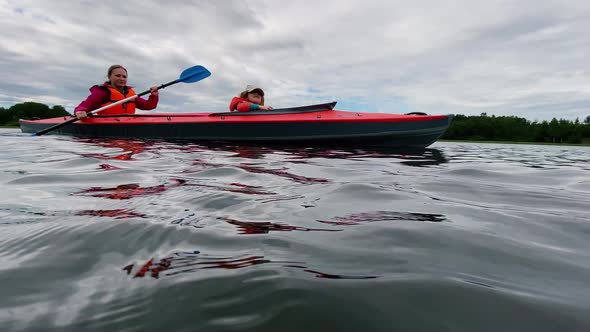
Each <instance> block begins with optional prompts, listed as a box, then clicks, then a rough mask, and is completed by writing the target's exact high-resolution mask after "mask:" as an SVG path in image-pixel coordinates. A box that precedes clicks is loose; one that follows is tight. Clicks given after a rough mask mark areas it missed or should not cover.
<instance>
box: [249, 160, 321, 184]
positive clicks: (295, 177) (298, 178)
mask: <svg viewBox="0 0 590 332" xmlns="http://www.w3.org/2000/svg"><path fill="white" fill-rule="evenodd" d="M237 167H239V168H241V169H243V170H245V171H248V172H250V173H259V174H272V175H276V176H280V177H284V178H287V179H290V180H293V181H295V182H297V183H302V184H314V183H328V182H330V181H328V180H327V179H321V178H310V177H306V176H301V175H296V174H292V173H289V172H285V171H284V170H285V169H287V168H286V167H283V169H282V170H278V169H266V168H262V167H256V166H253V165H250V164H239V165H237Z"/></svg>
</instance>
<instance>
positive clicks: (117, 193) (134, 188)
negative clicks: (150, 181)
mask: <svg viewBox="0 0 590 332" xmlns="http://www.w3.org/2000/svg"><path fill="white" fill-rule="evenodd" d="M171 181H172V184H168V185H165V184H160V185H157V186H151V187H141V186H140V185H139V184H137V183H130V184H122V185H118V186H116V187H114V188H102V187H92V188H89V189H86V190H82V191H80V192H77V193H73V194H72V195H89V196H93V197H102V198H108V199H130V198H133V197H136V196H146V195H155V194H159V193H162V192H164V191H166V190H168V189H170V188H174V187H179V186H182V185H184V184H185V183H186V180H182V179H171Z"/></svg>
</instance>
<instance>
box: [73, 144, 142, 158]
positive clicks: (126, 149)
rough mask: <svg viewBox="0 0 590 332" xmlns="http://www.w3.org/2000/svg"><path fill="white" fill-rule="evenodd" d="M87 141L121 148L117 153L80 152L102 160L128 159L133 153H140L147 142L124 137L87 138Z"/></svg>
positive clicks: (107, 146) (84, 155)
mask: <svg viewBox="0 0 590 332" xmlns="http://www.w3.org/2000/svg"><path fill="white" fill-rule="evenodd" d="M87 142H89V143H92V144H96V145H100V146H101V147H105V148H119V149H122V150H123V153H118V154H116V155H111V154H106V153H82V154H80V155H81V156H82V157H89V158H96V159H103V160H130V159H131V158H132V156H133V155H135V154H138V153H141V152H143V151H144V150H145V148H146V146H147V145H149V143H146V142H142V141H131V140H126V139H113V140H98V139H91V140H87Z"/></svg>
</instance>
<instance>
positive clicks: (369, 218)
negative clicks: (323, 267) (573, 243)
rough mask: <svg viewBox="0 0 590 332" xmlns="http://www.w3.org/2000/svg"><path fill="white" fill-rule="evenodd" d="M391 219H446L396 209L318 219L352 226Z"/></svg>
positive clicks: (435, 215) (326, 222) (438, 215)
mask: <svg viewBox="0 0 590 332" xmlns="http://www.w3.org/2000/svg"><path fill="white" fill-rule="evenodd" d="M389 220H404V221H405V220H407V221H428V222H442V221H444V220H446V218H445V216H444V215H442V214H430V213H410V212H395V211H372V212H361V213H352V214H349V215H346V216H344V217H338V216H337V217H333V218H332V220H317V221H318V222H321V223H323V224H330V225H339V226H352V225H359V224H362V223H366V222H375V221H389Z"/></svg>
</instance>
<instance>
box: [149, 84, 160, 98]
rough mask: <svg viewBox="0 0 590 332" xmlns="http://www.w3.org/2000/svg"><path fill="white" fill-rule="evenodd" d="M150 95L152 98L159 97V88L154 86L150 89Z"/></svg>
mask: <svg viewBox="0 0 590 332" xmlns="http://www.w3.org/2000/svg"><path fill="white" fill-rule="evenodd" d="M150 94H151V95H152V96H157V95H158V87H157V86H152V87H151V88H150Z"/></svg>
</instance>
